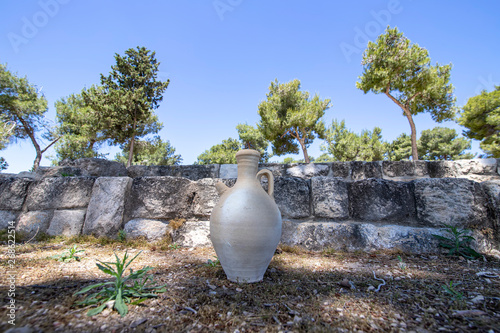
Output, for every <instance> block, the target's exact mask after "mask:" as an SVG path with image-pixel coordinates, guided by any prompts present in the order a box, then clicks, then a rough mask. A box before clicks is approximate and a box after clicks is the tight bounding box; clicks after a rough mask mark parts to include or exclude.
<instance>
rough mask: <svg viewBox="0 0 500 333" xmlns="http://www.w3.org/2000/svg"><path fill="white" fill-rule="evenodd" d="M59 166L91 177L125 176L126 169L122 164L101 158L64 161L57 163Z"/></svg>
mask: <svg viewBox="0 0 500 333" xmlns="http://www.w3.org/2000/svg"><path fill="white" fill-rule="evenodd" d="M59 166H69V167H76V168H79V169H82V170H83V171H82V172H84V174H86V175H89V176H92V177H124V176H127V168H125V166H124V165H123V164H122V163H120V162H116V161H110V160H106V159H102V158H79V159H76V160H69V159H65V160H63V161H61V162H59Z"/></svg>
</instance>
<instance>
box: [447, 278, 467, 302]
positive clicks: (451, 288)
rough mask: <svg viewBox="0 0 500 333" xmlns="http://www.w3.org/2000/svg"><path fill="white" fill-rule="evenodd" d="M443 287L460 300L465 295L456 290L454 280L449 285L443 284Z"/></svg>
mask: <svg viewBox="0 0 500 333" xmlns="http://www.w3.org/2000/svg"><path fill="white" fill-rule="evenodd" d="M442 287H443V290H444V292H445V293H447V294H449V295H451V296H452V297H453V299H454V300H457V301H459V300H461V299H462V298H463V297H464V295H463V294H462V293H460V292H458V291H456V290H455V287H453V281H450V284H449V285H447V284H443V286H442Z"/></svg>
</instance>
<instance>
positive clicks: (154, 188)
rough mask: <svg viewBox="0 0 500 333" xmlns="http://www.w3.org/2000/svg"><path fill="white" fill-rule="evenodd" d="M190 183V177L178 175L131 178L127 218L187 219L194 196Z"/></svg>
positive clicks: (194, 192)
mask: <svg viewBox="0 0 500 333" xmlns="http://www.w3.org/2000/svg"><path fill="white" fill-rule="evenodd" d="M191 184H192V181H190V180H189V179H187V178H179V177H141V178H134V180H133V182H132V187H131V189H130V195H129V196H128V200H127V212H126V216H127V218H128V219H136V218H145V219H153V220H169V219H173V218H179V217H183V218H188V217H189V216H190V214H191V209H190V208H191V204H192V203H193V201H194V199H195V196H196V191H195V190H194V189H193V188H192V186H191Z"/></svg>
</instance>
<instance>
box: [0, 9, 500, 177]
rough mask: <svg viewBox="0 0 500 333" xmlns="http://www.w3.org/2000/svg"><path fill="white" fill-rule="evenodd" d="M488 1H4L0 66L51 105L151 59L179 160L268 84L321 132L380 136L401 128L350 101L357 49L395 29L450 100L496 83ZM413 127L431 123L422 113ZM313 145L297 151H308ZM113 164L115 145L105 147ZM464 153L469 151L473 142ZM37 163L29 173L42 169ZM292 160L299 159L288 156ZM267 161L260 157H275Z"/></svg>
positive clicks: (369, 105) (497, 31)
mask: <svg viewBox="0 0 500 333" xmlns="http://www.w3.org/2000/svg"><path fill="white" fill-rule="evenodd" d="M499 12H500V2H498V1H472V0H471V1H427V0H423V1H416V0H413V1H407V0H384V1H378V0H377V1H374V0H371V1H368V0H366V1H349V2H348V1H342V2H340V1H307V2H306V1H295V0H287V1H263V0H254V1H250V0H192V1H159V0H158V1H151V0H150V1H92V0H90V1H77V0H39V1H15V0H4V1H2V2H1V3H0V63H7V65H8V68H9V69H10V70H11V71H13V72H17V73H18V75H20V76H27V77H28V79H29V80H30V82H31V83H33V84H36V85H37V86H38V87H40V89H41V91H42V92H43V93H44V95H45V97H46V98H47V100H48V102H49V111H48V113H47V117H48V119H51V120H55V107H54V103H55V102H56V101H57V100H58V99H60V98H63V97H67V96H68V95H70V94H72V93H79V92H80V91H81V90H82V88H84V87H90V86H91V85H92V84H97V83H99V76H100V74H101V73H103V74H107V73H109V71H110V68H111V66H112V65H113V64H114V62H115V60H114V54H115V53H119V54H124V51H125V50H126V49H128V48H131V47H133V48H135V47H136V46H144V47H146V48H148V49H150V50H154V51H156V57H157V59H158V60H159V61H160V63H161V64H160V75H159V76H160V78H161V79H167V78H168V79H170V81H171V83H170V85H169V87H168V89H167V90H166V91H165V93H164V99H163V102H162V103H161V106H160V107H159V108H158V109H157V110H156V113H157V114H158V116H159V119H160V121H162V122H163V124H164V128H163V129H162V131H161V132H160V135H161V137H162V139H163V140H169V141H170V143H171V144H172V145H173V146H174V147H175V148H176V152H177V153H178V154H181V155H182V157H183V160H184V161H183V164H192V163H193V162H194V161H196V157H197V156H198V155H199V154H201V153H202V152H203V151H204V150H206V149H208V148H210V147H211V146H212V145H215V144H218V143H220V142H222V140H224V139H227V138H228V137H233V138H237V137H238V135H237V132H236V129H235V127H236V125H237V124H238V123H245V122H246V123H248V124H251V125H255V124H256V123H257V122H258V120H259V116H258V114H257V106H258V104H259V103H260V102H261V101H263V100H265V98H266V93H267V92H268V87H269V84H270V82H271V81H273V80H274V79H275V78H277V79H278V80H279V81H280V82H287V81H290V80H292V79H295V78H297V79H299V80H301V87H302V90H306V91H309V92H310V93H311V94H314V93H317V94H319V96H320V97H321V98H322V99H325V98H329V99H331V100H332V108H331V109H329V110H328V111H327V112H326V115H325V121H326V123H327V124H330V123H331V120H332V119H334V118H336V119H339V120H342V119H345V121H346V126H347V127H348V128H350V129H351V130H353V131H356V132H358V133H359V132H361V130H363V129H370V130H371V129H373V127H375V126H378V127H380V128H382V135H383V138H384V140H388V141H390V140H393V139H395V138H396V137H397V136H398V135H399V134H401V133H403V132H406V133H409V131H410V129H409V125H408V121H407V120H406V118H405V117H403V116H402V112H401V110H400V109H399V108H398V107H397V106H396V105H395V104H394V103H393V102H391V101H390V100H389V99H388V98H387V97H385V96H383V95H374V94H372V93H368V94H366V95H365V94H363V92H362V91H360V90H358V89H356V87H355V83H356V81H357V78H358V76H359V75H361V73H362V67H361V57H362V52H363V50H364V48H365V47H366V44H367V42H368V40H375V39H376V37H377V36H378V35H379V34H381V33H383V32H384V30H385V27H386V26H387V25H390V26H391V27H393V26H397V27H398V28H399V30H400V31H402V32H403V33H404V34H405V36H406V37H408V38H409V39H410V40H411V41H412V42H413V43H416V44H419V45H420V46H422V47H425V48H426V49H427V50H428V51H429V54H430V57H431V61H432V63H433V64H435V63H436V62H437V63H439V64H448V63H453V69H452V76H451V81H452V83H453V85H454V86H455V95H456V97H457V105H458V106H463V105H464V104H465V103H466V102H467V99H468V98H470V97H472V96H474V95H476V94H478V93H479V92H480V91H481V90H482V89H486V90H488V91H491V90H492V89H493V86H494V85H495V84H496V85H499V84H500V66H498V55H499V54H500V40H499V36H500V20H499V19H498V13H499ZM414 120H415V123H416V127H417V131H418V132H419V133H420V132H421V131H422V130H424V129H429V128H433V127H435V126H446V127H450V128H455V129H457V132H458V133H461V132H462V130H463V128H461V127H460V126H458V125H457V124H456V123H454V122H446V123H442V124H437V123H434V122H433V121H432V120H431V118H430V117H429V116H428V115H426V114H420V115H418V116H416V117H415V118H414ZM321 143H322V142H321V140H317V141H316V142H315V143H313V144H312V145H311V147H310V149H309V155H311V156H315V157H317V156H319V155H320V154H321V151H320V144H321ZM109 151H110V152H111V153H110V155H109V156H108V158H113V157H114V154H115V153H116V151H117V148H110V149H109ZM473 151H474V152H479V151H480V150H479V145H478V143H477V142H473ZM50 154H54V152H53V151H51V150H49V151H48V153H46V154H45V155H44V157H45V158H43V160H42V164H41V165H42V166H48V165H50V160H48V159H47V158H46V156H48V155H50ZM0 156H3V157H4V158H5V159H6V160H7V162H8V163H9V165H10V166H9V169H7V170H6V171H4V172H11V173H17V172H20V171H23V170H29V169H30V168H31V166H32V163H33V160H34V158H35V151H34V149H33V148H32V146H31V144H30V142H29V141H25V142H20V143H17V144H11V145H10V146H9V147H8V148H7V149H5V150H2V151H1V152H0ZM294 157H295V158H302V155H294ZM283 158H284V157H275V158H274V159H273V160H274V161H277V160H282V159H283Z"/></svg>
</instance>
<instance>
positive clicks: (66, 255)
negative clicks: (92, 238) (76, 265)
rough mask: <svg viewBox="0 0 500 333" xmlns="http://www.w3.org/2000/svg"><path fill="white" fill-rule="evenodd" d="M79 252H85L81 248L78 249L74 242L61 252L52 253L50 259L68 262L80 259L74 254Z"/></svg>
mask: <svg viewBox="0 0 500 333" xmlns="http://www.w3.org/2000/svg"><path fill="white" fill-rule="evenodd" d="M80 252H85V250H81V249H80V250H78V246H77V245H76V244H74V245H73V247H70V248H69V249H67V250H66V251H64V252H63V253H61V254H56V255H53V256H52V257H51V259H55V260H57V261H62V262H68V261H71V260H76V261H80V257H79V256H77V255H76V254H77V253H80Z"/></svg>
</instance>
